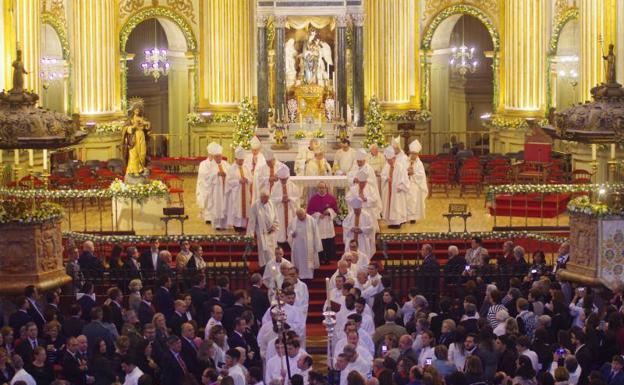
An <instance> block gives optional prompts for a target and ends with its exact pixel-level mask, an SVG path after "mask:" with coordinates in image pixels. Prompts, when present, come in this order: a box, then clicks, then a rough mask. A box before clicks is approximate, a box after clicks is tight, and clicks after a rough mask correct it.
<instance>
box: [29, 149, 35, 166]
mask: <svg viewBox="0 0 624 385" xmlns="http://www.w3.org/2000/svg"><path fill="white" fill-rule="evenodd" d="M34 165H35V153H34V151H33V150H28V167H32V166H34Z"/></svg>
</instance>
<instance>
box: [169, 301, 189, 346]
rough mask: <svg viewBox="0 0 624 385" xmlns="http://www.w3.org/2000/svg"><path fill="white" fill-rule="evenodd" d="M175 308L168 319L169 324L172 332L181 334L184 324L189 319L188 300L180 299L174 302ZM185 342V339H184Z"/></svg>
mask: <svg viewBox="0 0 624 385" xmlns="http://www.w3.org/2000/svg"><path fill="white" fill-rule="evenodd" d="M174 306H175V310H174V312H173V314H171V317H169V319H168V320H167V325H168V326H169V328H170V329H171V333H173V334H175V335H177V336H179V335H180V332H181V328H182V324H183V323H185V322H186V321H187V319H186V302H184V301H182V300H181V299H178V300H176V301H175V302H174ZM183 342H184V341H183Z"/></svg>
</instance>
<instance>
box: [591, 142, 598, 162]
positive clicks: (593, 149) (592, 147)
mask: <svg viewBox="0 0 624 385" xmlns="http://www.w3.org/2000/svg"><path fill="white" fill-rule="evenodd" d="M597 150H598V149H597V146H596V145H595V144H592V145H591V152H592V160H593V161H595V160H596V158H597V157H596V151H597Z"/></svg>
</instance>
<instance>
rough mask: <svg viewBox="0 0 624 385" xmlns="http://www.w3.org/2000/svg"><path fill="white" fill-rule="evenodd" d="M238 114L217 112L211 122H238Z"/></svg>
mask: <svg viewBox="0 0 624 385" xmlns="http://www.w3.org/2000/svg"><path fill="white" fill-rule="evenodd" d="M236 118H237V115H236V114H216V115H213V116H212V119H211V120H210V122H211V123H236Z"/></svg>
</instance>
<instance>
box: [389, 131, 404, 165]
mask: <svg viewBox="0 0 624 385" xmlns="http://www.w3.org/2000/svg"><path fill="white" fill-rule="evenodd" d="M390 145H392V148H393V149H394V154H395V155H396V161H397V162H399V163H403V165H404V166H405V168H407V155H405V152H404V151H403V150H402V149H401V137H400V136H397V137H395V138H392V140H391V141H390Z"/></svg>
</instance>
